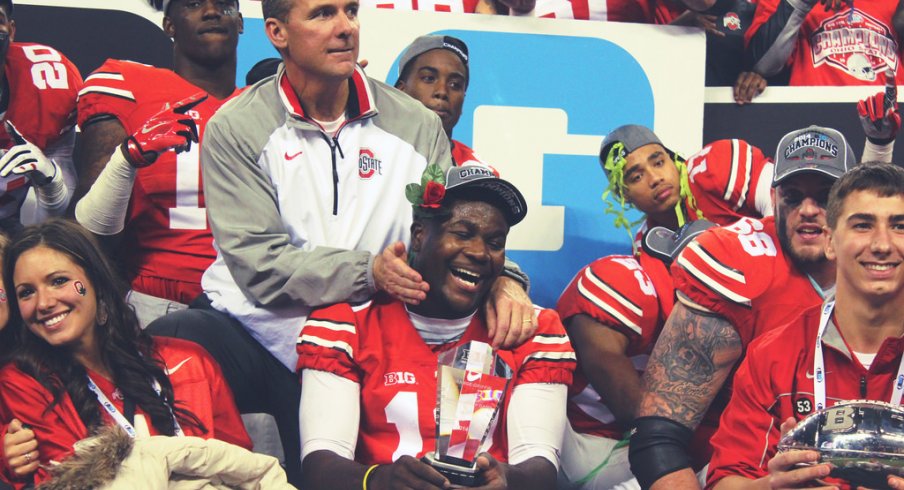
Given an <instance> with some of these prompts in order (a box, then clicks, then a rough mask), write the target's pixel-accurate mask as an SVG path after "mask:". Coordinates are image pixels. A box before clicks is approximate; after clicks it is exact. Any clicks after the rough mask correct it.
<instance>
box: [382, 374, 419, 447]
mask: <svg viewBox="0 0 904 490" xmlns="http://www.w3.org/2000/svg"><path fill="white" fill-rule="evenodd" d="M418 420H419V419H418V407H417V393H416V392H414V391H400V392H398V393H396V395H395V396H394V397H392V400H391V401H390V402H389V404H388V405H386V421H387V422H389V423H390V424H393V425H395V426H396V430H397V431H399V446H398V447H397V448H396V450H395V452H394V453H392V460H393V461H395V460H397V459H399V458H400V457H402V456H405V455H409V456H417V455H418V454H420V452H421V451H422V450H423V449H424V440H423V439H422V438H421V429H420V427H418Z"/></svg>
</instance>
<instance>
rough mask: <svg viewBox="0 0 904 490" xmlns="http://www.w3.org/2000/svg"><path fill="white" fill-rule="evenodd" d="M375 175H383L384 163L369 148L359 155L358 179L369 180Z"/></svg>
mask: <svg viewBox="0 0 904 490" xmlns="http://www.w3.org/2000/svg"><path fill="white" fill-rule="evenodd" d="M374 175H383V162H382V161H381V160H380V159H379V158H377V157H375V156H374V152H373V151H371V150H370V149H368V148H361V152H360V153H358V177H360V178H362V179H364V180H368V179H370V178H371V177H373V176H374Z"/></svg>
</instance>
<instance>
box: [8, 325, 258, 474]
mask: <svg viewBox="0 0 904 490" xmlns="http://www.w3.org/2000/svg"><path fill="white" fill-rule="evenodd" d="M154 351H155V353H156V354H157V355H158V357H159V358H160V359H161V360H163V362H164V363H165V364H166V369H167V374H168V375H169V378H170V382H171V383H172V385H173V393H174V398H175V400H176V403H177V404H178V406H180V407H182V408H185V409H187V410H189V411H191V412H192V413H193V414H195V416H197V417H198V419H199V420H200V421H201V422H202V423H203V424H204V426H205V428H206V429H207V433H203V432H201V431H200V430H198V429H197V428H195V427H193V426H190V425H188V424H181V425H182V429H183V430H184V431H185V435H188V436H197V437H203V438H205V439H210V438H214V439H219V440H221V441H225V442H228V443H231V444H236V445H239V446H242V447H244V448H246V449H251V440H250V439H249V438H248V433H247V432H245V426H244V425H243V424H242V419H241V417H240V416H239V412H238V409H237V408H236V407H235V401H234V400H233V398H232V391H230V389H229V386H228V385H227V384H226V382H225V380H224V379H223V374H222V373H221V372H220V367H219V366H218V365H217V363H216V361H214V360H213V358H212V357H210V354H208V353H207V351H205V350H204V349H202V348H201V347H200V346H198V345H197V344H194V343H192V342H187V341H185V340H179V339H172V338H165V337H155V338H154ZM89 373H90V371H89ZM91 374H92V376H91V379H93V380H94V382H95V383H96V384H97V387H98V388H99V389H100V390H101V391H102V392H103V393H104V394H105V395H106V396H107V398H108V399H109V400H110V401H111V402H112V403H113V405H115V406H116V408H117V410H119V411H120V413H124V406H123V402H122V400H121V397H120V396H117V395H115V393H114V392H116V386H114V385H113V383H112V382H111V381H109V380H107V379H105V378H103V377H101V376H100V375H98V374H96V373H91ZM52 400H53V395H51V393H50V392H49V391H48V390H47V389H45V388H44V387H43V386H41V384H40V383H38V381H37V380H35V379H34V378H32V377H31V376H29V375H27V374H25V373H23V372H22V371H20V370H19V369H18V368H17V367H15V365H13V364H12V363H10V364H7V365H6V366H4V367H3V368H2V369H0V420H11V419H12V418H13V417H15V418H17V419H19V420H21V421H22V423H25V424H29V425H31V427H32V430H34V432H35V438H36V439H37V441H38V452H39V453H40V459H41V463H43V464H44V465H47V464H49V463H50V462H51V461H62V460H63V459H65V458H66V457H67V456H69V455H70V454H71V453H72V446H73V444H75V443H76V442H78V441H79V440H81V439H84V438H85V437H87V436H88V435H89V434H88V430H87V429H86V428H85V425H84V424H83V423H82V420H81V418H79V415H78V412H76V410H75V406H74V405H73V404H72V400H71V399H70V398H69V395H68V394H64V395H63V396H62V400H61V401H60V403H58V404H57V405H55V406H54V407H53V408H52V409H51V410H50V411H49V412H47V413H44V410H45V409H46V408H47V407H49V406H50V403H51V401H52ZM101 413H102V414H103V419H104V421H105V423H107V424H113V423H115V422H114V421H113V419H112V417H110V416H109V415H108V414H107V412H106V411H104V410H101ZM135 414H136V417H137V416H138V415H144V414H145V412H144V411H142V410H141V408H140V407H136V409H135ZM146 420H147V422H148V423H147V426H148V429H149V431H150V433H151V435H157V434H158V432H157V431H156V430H155V429H154V426H153V425H151V423H150V418H149V417H146ZM9 476H10V475H9V474H7V475H5V477H6V478H9ZM47 477H48V474H47V470H45V469H44V468H43V467H41V468H39V469H38V471H37V473H35V481H36V482H40V481H43V480H46V479H47ZM10 481H13V482H15V480H10ZM15 485H16V488H21V487H22V485H20V484H19V483H15Z"/></svg>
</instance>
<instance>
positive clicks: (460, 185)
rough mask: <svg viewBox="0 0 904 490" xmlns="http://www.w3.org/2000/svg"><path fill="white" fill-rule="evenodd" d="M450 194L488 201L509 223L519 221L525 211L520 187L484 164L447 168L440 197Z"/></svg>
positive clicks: (446, 197) (513, 224)
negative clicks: (443, 194) (442, 192)
mask: <svg viewBox="0 0 904 490" xmlns="http://www.w3.org/2000/svg"><path fill="white" fill-rule="evenodd" d="M450 197H452V198H454V197H461V198H464V199H475V200H481V201H488V202H490V203H491V204H493V205H495V206H497V207H499V209H500V210H502V212H503V214H505V220H506V222H508V224H509V226H515V225H516V224H518V223H520V222H521V220H523V219H524V216H525V215H527V202H525V201H524V196H522V195H521V191H519V190H518V188H517V187H515V186H514V185H512V183H510V182H508V181H506V180H503V179H500V178H499V176H498V175H497V173H496V172H495V171H494V170H493V169H492V168H490V167H487V166H484V165H473V164H472V165H464V166H462V167H452V168H450V169H449V171H448V172H446V195H445V197H444V198H443V200H444V201H445V200H446V199H448V198H450Z"/></svg>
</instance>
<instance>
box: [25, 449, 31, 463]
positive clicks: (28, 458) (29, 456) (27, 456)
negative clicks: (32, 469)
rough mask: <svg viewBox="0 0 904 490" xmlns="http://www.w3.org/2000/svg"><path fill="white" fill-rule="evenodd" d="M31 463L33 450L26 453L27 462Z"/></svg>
mask: <svg viewBox="0 0 904 490" xmlns="http://www.w3.org/2000/svg"><path fill="white" fill-rule="evenodd" d="M28 463H31V451H28V452H27V453H25V464H28Z"/></svg>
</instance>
